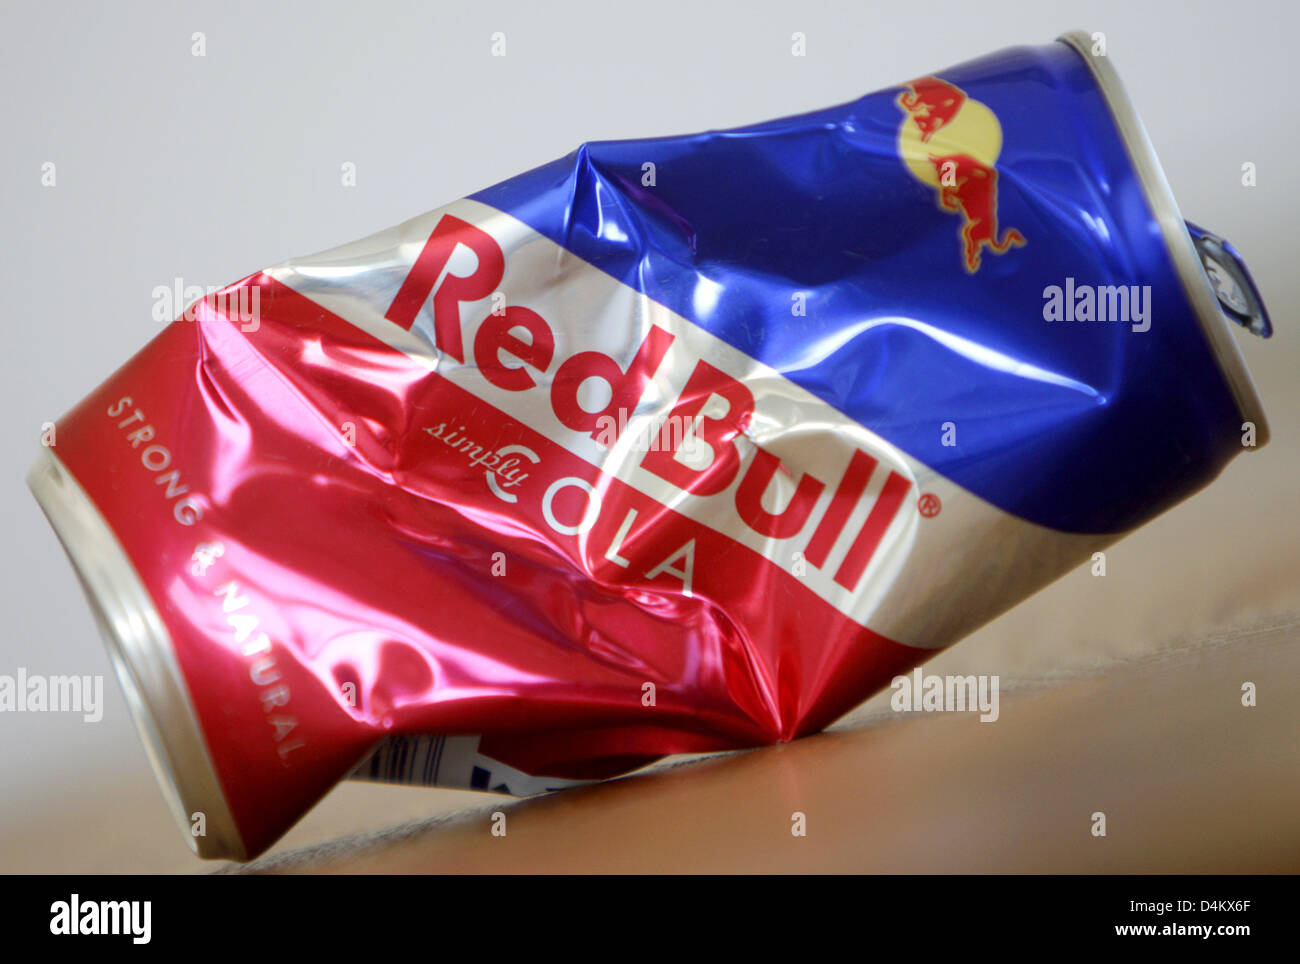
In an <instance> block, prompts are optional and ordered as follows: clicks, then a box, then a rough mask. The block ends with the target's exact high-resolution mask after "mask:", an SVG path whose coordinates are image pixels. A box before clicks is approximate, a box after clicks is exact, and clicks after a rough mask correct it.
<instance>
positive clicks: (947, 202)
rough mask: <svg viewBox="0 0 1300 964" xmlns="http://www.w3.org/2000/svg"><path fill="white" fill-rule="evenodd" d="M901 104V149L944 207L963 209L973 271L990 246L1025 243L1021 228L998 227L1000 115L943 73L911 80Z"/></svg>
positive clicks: (1000, 249) (965, 247) (965, 248)
mask: <svg viewBox="0 0 1300 964" xmlns="http://www.w3.org/2000/svg"><path fill="white" fill-rule="evenodd" d="M905 87H906V88H907V89H906V90H905V91H904V92H903V93H901V94H899V96H898V106H899V107H900V108H901V109H902V110H903V113H905V114H906V115H907V116H906V117H905V118H904V120H903V123H902V124H901V125H900V127H899V131H898V153H899V154H900V156H901V157H902V158H903V161H904V163H905V164H906V165H907V168H908V170H909V171H910V172H911V173H912V175H913V176H914V177H915V178H916V179H917V180H918V181H920V182H921V183H923V184H925V185H927V186H928V187H931V188H934V189H935V190H936V191H937V192H938V202H939V207H940V209H942V210H944V211H948V212H951V213H953V214H960V215H961V216H962V227H961V231H960V237H961V241H962V253H963V257H964V263H965V266H966V270H967V272H969V273H970V274H974V273H975V272H976V271H978V270H979V267H980V257H981V254H982V252H983V250H984V249H985V248H988V249H989V250H990V251H992V252H993V253H994V254H1003V253H1004V252H1006V251H1008V250H1009V249H1011V248H1014V247H1019V246H1021V245H1023V244H1024V243H1025V236H1024V235H1023V234H1021V233H1020V232H1019V231H1018V230H1016V229H1015V228H1007V229H1006V230H1004V231H1002V232H1001V234H999V229H998V172H997V167H996V166H995V165H996V163H997V159H998V154H999V153H1000V152H1001V150H1002V125H1001V124H1000V123H998V119H997V115H995V114H994V113H993V111H991V110H989V108H988V107H987V106H985V105H984V104H982V103H980V102H979V101H977V100H972V99H971V98H970V97H968V96H967V95H966V92H965V91H963V90H961V89H960V88H958V87H955V86H953V85H952V84H950V83H948V82H947V81H944V80H940V79H939V78H938V77H922V78H919V79H917V80H914V81H912V82H911V83H909V84H906V85H905Z"/></svg>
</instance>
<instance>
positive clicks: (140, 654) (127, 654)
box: [27, 448, 247, 860]
mask: <svg viewBox="0 0 1300 964" xmlns="http://www.w3.org/2000/svg"><path fill="white" fill-rule="evenodd" d="M27 485H28V487H29V488H30V489H31V490H32V494H33V495H35V496H36V501H37V502H38V503H40V506H41V510H42V511H43V512H44V513H45V516H46V518H48V519H49V521H50V525H51V526H52V527H53V528H54V531H55V533H56V534H57V535H58V537H59V542H60V543H62V545H63V549H64V551H65V552H66V553H67V555H68V558H69V560H71V562H72V565H73V568H74V569H75V570H76V573H77V578H78V580H79V581H80V582H81V586H82V589H83V590H84V591H85V594H86V598H87V600H88V601H89V602H90V606H91V609H92V610H93V612H94V614H95V621H96V622H97V623H98V624H99V628H100V632H101V633H102V634H103V637H104V641H105V644H106V646H107V648H108V652H109V656H110V657H111V659H112V663H113V669H114V671H115V672H116V674H117V678H118V682H119V683H121V686H122V691H123V693H124V694H125V695H126V701H127V705H128V706H129V707H130V708H131V716H132V718H133V719H134V720H135V724H136V729H137V730H138V732H139V733H140V739H141V741H142V742H143V743H144V746H145V750H146V751H147V753H148V755H149V762H150V763H152V764H153V768H154V773H155V775H156V776H157V778H158V784H159V787H160V788H161V789H162V792H163V796H164V798H165V799H166V800H167V806H168V809H169V810H170V811H171V814H172V817H173V819H174V820H175V821H176V825H177V827H178V828H179V829H180V831H181V833H182V835H183V836H184V837H185V839H186V840H187V841H188V842H189V845H190V848H191V849H192V850H193V851H194V852H195V853H196V854H198V855H199V856H200V857H204V858H209V859H211V858H228V859H231V860H245V859H247V856H246V849H245V847H244V843H243V840H242V838H241V836H240V833H239V829H238V827H237V826H236V824H235V819H234V816H233V814H232V813H231V812H230V807H229V805H228V804H227V802H226V798H225V794H224V793H223V792H222V789H221V783H220V781H219V780H218V779H217V773H216V769H215V767H214V766H213V765H212V759H211V757H210V756H209V754H208V749H207V744H206V742H205V741H204V738H203V732H202V730H201V728H200V726H199V721H198V717H197V715H196V714H195V712H194V707H193V704H192V703H191V701H190V696H189V691H188V689H187V687H186V685H185V681H184V678H183V677H182V676H181V672H180V667H179V665H178V664H177V662H176V655H175V651H174V649H173V648H172V641H171V637H170V634H169V633H168V632H167V629H166V627H165V626H164V625H163V623H162V619H161V618H160V617H159V615H158V611H157V607H155V605H154V602H153V599H152V597H150V595H149V593H148V591H147V590H146V589H145V587H144V584H143V583H142V582H141V581H140V577H139V575H138V574H137V573H136V571H135V567H134V566H132V565H131V562H130V560H129V559H128V558H127V556H126V553H125V552H124V551H123V550H122V547H121V545H120V544H119V543H118V541H117V537H116V536H115V535H114V534H113V531H112V529H110V528H109V526H108V523H107V522H106V521H105V520H104V517H103V516H102V515H101V514H100V512H99V510H98V509H97V508H96V507H95V504H94V502H92V501H91V499H90V497H89V496H88V495H87V494H86V492H85V490H83V489H82V488H81V486H80V485H79V484H78V483H77V481H76V479H74V478H73V477H72V474H71V473H70V472H68V470H67V468H66V467H65V466H64V465H63V463H62V462H61V461H59V459H58V457H57V456H55V454H54V453H53V452H52V451H51V450H50V449H48V448H45V449H43V450H42V452H41V455H40V457H39V458H38V459H37V461H36V464H35V465H33V466H32V468H31V471H30V472H28V475H27ZM197 814H202V815H203V824H204V833H203V834H202V835H197V834H195V833H194V825H193V824H192V823H191V821H192V820H194V818H195V816H196V815H197Z"/></svg>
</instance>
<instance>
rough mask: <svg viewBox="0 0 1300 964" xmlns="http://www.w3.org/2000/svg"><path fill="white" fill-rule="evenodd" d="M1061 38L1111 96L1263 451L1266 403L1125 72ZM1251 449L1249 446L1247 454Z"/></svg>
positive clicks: (1179, 267)
mask: <svg viewBox="0 0 1300 964" xmlns="http://www.w3.org/2000/svg"><path fill="white" fill-rule="evenodd" d="M1056 39H1057V40H1059V41H1061V42H1062V43H1065V44H1067V45H1069V46H1070V47H1071V48H1072V49H1073V50H1074V51H1075V53H1077V54H1078V55H1079V56H1080V57H1082V58H1083V61H1084V63H1086V64H1087V65H1088V69H1089V70H1091V71H1092V76H1093V78H1094V79H1095V80H1096V81H1097V86H1098V87H1099V88H1100V89H1101V92H1102V95H1103V96H1104V97H1105V98H1106V104H1107V106H1108V107H1109V108H1110V113H1111V117H1112V118H1113V119H1114V121H1115V126H1116V127H1117V128H1118V129H1119V132H1120V136H1121V137H1122V138H1123V139H1124V146H1125V148H1126V149H1127V151H1128V155H1129V158H1130V159H1131V160H1132V162H1133V168H1134V170H1135V171H1136V172H1137V176H1138V180H1139V182H1140V183H1141V184H1142V188H1143V191H1144V192H1145V194H1146V197H1147V203H1148V204H1149V205H1150V206H1151V212H1152V214H1153V215H1155V219H1156V222H1157V223H1158V224H1159V226H1160V233H1161V235H1162V236H1163V238H1164V242H1165V247H1166V248H1167V249H1168V251H1169V257H1170V259H1171V260H1172V261H1173V264H1174V268H1175V270H1176V271H1177V272H1178V277H1179V278H1180V279H1181V280H1182V283H1183V289H1184V290H1185V291H1186V292H1187V298H1188V301H1190V302H1191V304H1192V307H1193V309H1194V310H1195V311H1196V316H1197V318H1198V320H1199V321H1200V323H1201V331H1202V332H1203V333H1204V335H1205V338H1206V340H1207V341H1208V342H1209V344H1210V349H1211V351H1213V352H1214V356H1215V358H1216V359H1217V360H1218V363H1219V370H1220V371H1222V372H1223V377H1224V380H1225V381H1226V382H1227V384H1228V388H1229V390H1230V391H1231V392H1232V396H1233V398H1234V400H1235V401H1236V403H1237V410H1238V412H1239V413H1240V415H1241V418H1242V421H1243V422H1247V421H1248V422H1253V423H1254V425H1255V439H1256V445H1255V448H1262V447H1263V446H1264V445H1265V444H1267V443H1268V438H1269V431H1268V421H1267V419H1266V418H1265V416H1264V406H1263V403H1262V402H1261V401H1260V398H1259V393H1258V392H1257V391H1256V390H1255V383H1254V382H1253V381H1251V378H1250V372H1249V371H1247V370H1246V362H1245V359H1244V358H1242V355H1241V349H1240V348H1238V347H1237V342H1236V340H1235V339H1234V336H1233V322H1231V321H1229V320H1228V317H1227V316H1226V315H1225V314H1224V312H1223V311H1222V310H1221V309H1220V307H1219V299H1218V296H1217V295H1216V294H1215V290H1214V285H1213V284H1212V283H1211V281H1210V278H1209V277H1208V276H1207V275H1206V273H1205V268H1204V266H1203V265H1202V263H1201V256H1200V255H1199V254H1198V253H1197V250H1196V246H1195V245H1194V244H1193V243H1192V237H1191V235H1190V234H1189V233H1188V231H1187V224H1186V223H1185V222H1184V220H1183V216H1182V215H1181V214H1180V213H1179V211H1178V204H1177V203H1176V202H1175V201H1174V195H1173V192H1172V191H1171V190H1170V188H1169V182H1168V181H1166V180H1165V172H1164V169H1163V168H1161V166H1160V161H1159V160H1158V159H1157V158H1156V152H1155V148H1153V147H1152V146H1151V139H1150V137H1148V136H1147V131H1146V127H1145V126H1144V125H1143V124H1142V119H1141V118H1140V117H1138V115H1137V111H1136V110H1135V109H1134V107H1133V102H1132V100H1130V99H1129V96H1128V93H1127V91H1125V89H1124V85H1123V83H1122V82H1121V81H1120V79H1119V74H1118V73H1117V72H1116V70H1115V67H1114V66H1113V65H1112V64H1111V61H1110V57H1109V55H1094V54H1093V53H1092V45H1093V40H1092V37H1091V35H1089V34H1088V33H1086V32H1085V31H1082V30H1074V31H1071V32H1070V33H1067V34H1063V35H1062V36H1060V37H1057V38H1056ZM1250 450H1251V449H1250V448H1249V447H1247V451H1250Z"/></svg>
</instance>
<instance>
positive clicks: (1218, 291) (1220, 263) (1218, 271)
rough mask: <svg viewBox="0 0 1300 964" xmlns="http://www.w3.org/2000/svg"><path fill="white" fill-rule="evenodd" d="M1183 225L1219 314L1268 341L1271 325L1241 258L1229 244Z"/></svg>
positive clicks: (1196, 228)
mask: <svg viewBox="0 0 1300 964" xmlns="http://www.w3.org/2000/svg"><path fill="white" fill-rule="evenodd" d="M1185 223H1186V224H1187V232H1188V233H1189V234H1190V235H1191V236H1192V243H1193V244H1194V245H1195V246H1196V253H1197V254H1199V255H1200V256H1201V265H1202V267H1204V268H1205V274H1206V275H1207V276H1208V277H1209V279H1210V286H1211V287H1212V288H1214V293H1215V295H1217V296H1218V299H1219V307H1220V308H1222V309H1223V313H1224V314H1225V315H1227V316H1228V317H1229V318H1231V319H1232V320H1233V321H1235V322H1236V323H1237V324H1239V325H1241V326H1242V327H1243V328H1245V329H1246V330H1247V331H1249V332H1250V333H1251V334H1252V335H1258V336H1259V337H1260V338H1268V337H1270V336H1271V335H1272V334H1273V323H1272V322H1271V321H1269V319H1268V312H1267V311H1266V310H1265V309H1264V302H1263V301H1262V300H1261V299H1260V297H1259V289H1258V288H1256V287H1255V282H1254V281H1252V280H1251V277H1250V272H1249V271H1247V270H1246V263H1245V262H1244V261H1242V260H1241V255H1240V254H1238V253H1237V249H1236V248H1234V247H1233V246H1232V242H1230V241H1227V240H1225V239H1224V238H1221V237H1219V236H1218V235H1217V234H1215V233H1214V232H1212V231H1207V230H1205V228H1202V227H1200V226H1199V225H1196V224H1193V223H1192V222H1191V221H1187V222H1185Z"/></svg>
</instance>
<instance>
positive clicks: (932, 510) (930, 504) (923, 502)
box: [916, 492, 943, 519]
mask: <svg viewBox="0 0 1300 964" xmlns="http://www.w3.org/2000/svg"><path fill="white" fill-rule="evenodd" d="M942 509H943V503H942V502H940V501H939V497H938V496H937V495H935V494H934V493H932V492H927V493H926V494H925V495H923V496H921V497H920V498H919V499H917V500H916V511H917V512H919V513H921V515H923V516H925V517H926V518H927V519H933V518H934V517H935V516H937V515H938V514H939V512H940V511H941V510H942Z"/></svg>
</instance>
